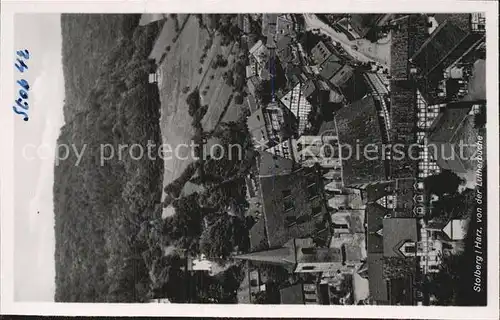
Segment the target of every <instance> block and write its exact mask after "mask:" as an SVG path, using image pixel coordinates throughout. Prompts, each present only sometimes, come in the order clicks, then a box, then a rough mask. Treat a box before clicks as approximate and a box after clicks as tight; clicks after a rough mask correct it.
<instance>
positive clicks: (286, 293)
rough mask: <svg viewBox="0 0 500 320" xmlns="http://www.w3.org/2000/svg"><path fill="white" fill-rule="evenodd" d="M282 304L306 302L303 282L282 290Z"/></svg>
mask: <svg viewBox="0 0 500 320" xmlns="http://www.w3.org/2000/svg"><path fill="white" fill-rule="evenodd" d="M280 297H281V304H304V303H305V299H304V288H303V286H302V284H301V283H298V284H295V285H293V286H289V287H286V288H283V289H281V290H280Z"/></svg>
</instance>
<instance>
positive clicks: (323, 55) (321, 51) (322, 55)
mask: <svg viewBox="0 0 500 320" xmlns="http://www.w3.org/2000/svg"><path fill="white" fill-rule="evenodd" d="M333 53H334V51H333V50H331V48H330V46H329V45H327V44H326V43H325V42H323V41H319V42H318V43H317V44H316V45H315V46H314V47H313V48H312V49H311V56H312V59H313V61H314V62H315V63H316V64H317V65H321V64H323V62H325V61H326V60H327V59H328V58H329V57H330V56H331V55H332V54H333Z"/></svg>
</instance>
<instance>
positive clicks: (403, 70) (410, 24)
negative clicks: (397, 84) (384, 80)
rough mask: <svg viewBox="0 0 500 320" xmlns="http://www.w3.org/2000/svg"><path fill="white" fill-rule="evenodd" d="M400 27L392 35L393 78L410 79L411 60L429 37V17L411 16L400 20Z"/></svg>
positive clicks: (391, 67)
mask: <svg viewBox="0 0 500 320" xmlns="http://www.w3.org/2000/svg"><path fill="white" fill-rule="evenodd" d="M398 25H399V26H400V29H399V30H395V31H393V32H392V34H391V66H390V69H391V76H392V77H393V78H395V79H408V76H409V66H408V62H409V59H410V57H411V56H412V55H413V53H414V52H415V51H416V50H418V49H419V48H420V46H421V45H422V44H423V43H424V41H425V40H426V39H427V37H428V33H427V17H426V16H425V15H421V14H411V15H408V16H407V17H405V18H403V19H399V20H398Z"/></svg>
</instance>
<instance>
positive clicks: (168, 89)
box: [159, 15, 237, 185]
mask: <svg viewBox="0 0 500 320" xmlns="http://www.w3.org/2000/svg"><path fill="white" fill-rule="evenodd" d="M187 19H188V20H187V22H186V24H185V25H184V28H183V29H182V30H181V33H180V35H179V37H178V39H177V41H175V43H172V45H171V49H170V51H169V52H168V55H167V56H166V59H165V60H164V61H163V63H162V64H161V66H160V68H159V70H160V77H161V78H162V79H163V81H162V82H161V84H160V101H161V113H162V117H161V119H160V126H161V131H162V137H163V143H164V144H169V145H170V146H171V147H172V149H175V147H176V146H178V145H179V144H188V145H189V144H190V143H191V139H192V137H193V135H194V129H193V127H192V125H191V122H192V118H191V116H190V115H189V114H188V105H187V103H186V97H187V95H188V94H189V92H191V91H192V90H193V89H195V88H198V89H199V90H200V93H201V104H202V105H208V110H207V113H206V114H205V116H204V118H203V120H202V126H203V129H204V131H207V132H208V131H211V130H213V129H214V128H215V127H216V125H217V123H219V121H220V120H221V118H222V116H224V114H223V113H224V111H225V109H226V106H227V102H228V99H229V98H230V97H231V95H232V92H233V89H232V88H231V87H230V86H229V85H227V84H226V83H225V81H224V79H223V74H224V72H226V71H227V70H229V69H230V68H231V67H232V64H233V62H234V59H235V57H234V54H233V53H234V49H235V48H236V45H229V46H222V45H221V36H220V35H219V34H215V35H211V34H210V33H209V31H208V30H207V29H206V28H202V27H200V25H199V23H198V21H197V19H196V18H195V17H194V16H193V15H191V16H189V17H188V18H187ZM169 22H170V20H169ZM167 23H168V22H167ZM166 27H168V28H172V32H173V33H174V24H173V22H171V23H170V24H168V25H167V26H166ZM211 37H212V45H211V46H210V48H209V49H208V50H207V51H206V58H205V59H204V61H203V64H202V63H201V60H200V58H201V56H202V55H203V53H204V50H203V49H204V47H205V46H206V45H207V43H209V41H210V38H211ZM172 39H174V37H172ZM217 55H222V57H223V58H225V59H227V60H228V65H227V66H226V67H218V68H216V69H213V68H212V67H211V64H212V62H213V60H214V59H215V57H216V56H217ZM200 68H201V73H200V71H199V70H200ZM186 89H187V90H186ZM234 108H237V107H235V106H234V103H233V102H231V104H229V106H228V109H231V110H232V109H234ZM233 118H234V117H233ZM179 154H180V156H181V157H182V158H184V157H189V159H187V160H183V159H179V158H177V159H175V158H174V157H172V159H166V160H165V171H164V185H168V184H169V183H170V182H172V181H173V180H175V179H176V178H178V177H179V176H180V175H181V173H182V172H183V171H184V169H185V168H186V167H187V166H188V165H189V163H191V162H192V161H193V159H192V157H191V156H190V151H188V149H187V148H180V149H179Z"/></svg>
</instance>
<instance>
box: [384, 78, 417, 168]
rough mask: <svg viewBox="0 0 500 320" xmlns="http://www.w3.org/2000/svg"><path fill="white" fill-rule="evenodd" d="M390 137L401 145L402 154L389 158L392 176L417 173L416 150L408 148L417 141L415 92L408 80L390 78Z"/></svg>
mask: <svg viewBox="0 0 500 320" xmlns="http://www.w3.org/2000/svg"><path fill="white" fill-rule="evenodd" d="M390 89H391V90H390V91H391V101H390V104H391V108H390V109H391V112H390V116H391V130H390V139H391V142H392V143H394V144H396V143H397V144H400V145H401V146H402V148H401V152H402V153H403V156H402V157H400V158H399V159H391V160H390V176H391V177H392V178H410V177H415V176H416V175H417V167H418V161H417V160H415V159H418V154H417V153H418V150H415V149H410V145H414V144H416V143H417V131H418V129H417V108H416V105H417V102H416V98H417V94H416V89H415V87H414V85H413V83H412V82H411V81H410V80H391V82H390Z"/></svg>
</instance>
